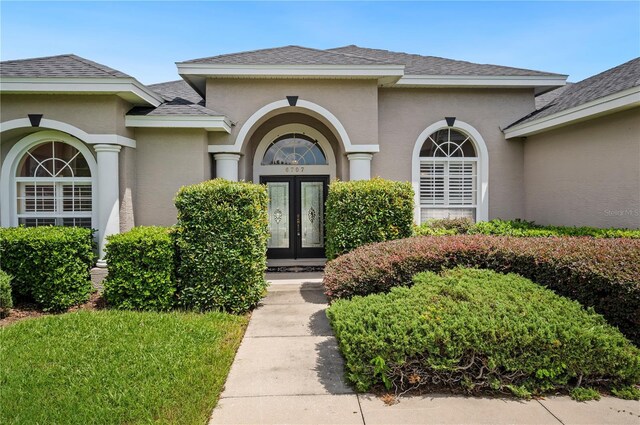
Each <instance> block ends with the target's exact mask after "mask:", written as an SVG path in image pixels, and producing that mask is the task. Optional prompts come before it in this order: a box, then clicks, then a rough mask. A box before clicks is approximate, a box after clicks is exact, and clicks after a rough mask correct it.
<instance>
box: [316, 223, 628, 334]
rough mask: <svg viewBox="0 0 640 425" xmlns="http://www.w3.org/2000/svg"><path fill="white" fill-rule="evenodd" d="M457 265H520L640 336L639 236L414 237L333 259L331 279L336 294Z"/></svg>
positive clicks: (506, 268)
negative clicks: (621, 237) (609, 237)
mask: <svg viewBox="0 0 640 425" xmlns="http://www.w3.org/2000/svg"><path fill="white" fill-rule="evenodd" d="M456 266H469V267H477V268H486V269H492V270H495V271H498V272H503V273H509V272H513V273H517V274H519V275H521V276H524V277H526V278H529V279H531V280H533V281H534V282H536V283H539V284H541V285H544V286H547V287H549V288H550V289H553V290H554V291H556V292H557V293H559V294H561V295H565V296H567V297H569V298H571V299H574V300H576V301H579V302H580V303H582V304H583V305H584V306H587V307H593V308H594V309H595V310H596V311H597V312H598V313H600V314H602V315H604V317H605V318H606V319H607V320H608V321H609V323H611V324H613V325H615V326H618V327H619V328H620V330H621V331H622V332H623V333H624V334H625V335H626V336H627V337H628V338H629V339H631V340H632V341H634V342H635V343H636V344H640V240H637V239H595V238H512V237H499V236H486V235H460V236H448V237H429V236H425V237H415V238H408V239H403V240H397V241H389V242H383V243H378V244H372V245H368V246H364V247H361V248H358V249H356V250H354V251H352V252H350V253H349V254H346V255H343V256H341V257H339V258H337V259H335V260H333V261H330V262H329V263H328V264H327V266H326V267H325V276H324V285H325V289H326V293H327V295H328V296H329V297H330V298H332V299H337V298H350V297H352V296H354V295H367V294H372V293H379V292H388V291H389V290H390V289H391V288H393V287H395V286H410V285H411V284H412V277H413V275H415V274H416V273H419V272H423V271H434V272H439V271H441V270H442V269H448V268H453V267H456Z"/></svg>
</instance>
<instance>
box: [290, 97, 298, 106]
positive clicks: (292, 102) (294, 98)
mask: <svg viewBox="0 0 640 425" xmlns="http://www.w3.org/2000/svg"><path fill="white" fill-rule="evenodd" d="M287 101H289V106H296V103H298V96H287Z"/></svg>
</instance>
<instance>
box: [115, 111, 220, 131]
mask: <svg viewBox="0 0 640 425" xmlns="http://www.w3.org/2000/svg"><path fill="white" fill-rule="evenodd" d="M125 125H126V126H127V127H141V128H202V129H204V130H207V131H224V132H227V133H231V121H229V119H228V118H227V117H225V116H224V115H222V116H208V117H204V116H196V117H189V116H181V115H127V116H126V117H125Z"/></svg>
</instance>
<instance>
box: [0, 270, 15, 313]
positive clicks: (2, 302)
mask: <svg viewBox="0 0 640 425" xmlns="http://www.w3.org/2000/svg"><path fill="white" fill-rule="evenodd" d="M11 307H13V298H12V297H11V276H9V275H8V274H6V273H5V272H3V271H2V270H0V319H2V318H4V317H7V316H8V315H9V310H10V309H11Z"/></svg>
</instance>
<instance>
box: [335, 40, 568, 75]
mask: <svg viewBox="0 0 640 425" xmlns="http://www.w3.org/2000/svg"><path fill="white" fill-rule="evenodd" d="M327 51H329V52H335V53H346V54H350V55H357V56H361V57H366V58H370V59H375V60H379V61H386V62H389V63H400V64H403V65H405V70H404V72H405V74H406V75H481V76H507V75H508V76H553V75H560V74H553V73H549V72H542V71H534V70H530V69H521V68H512V67H508V66H500V65H487V64H478V63H472V62H465V61H458V60H453V59H445V58H439V57H436V56H422V55H415V54H410V53H403V52H392V51H389V50H381V49H369V48H365V47H358V46H355V45H350V46H344V47H336V48H333V49H328V50H327Z"/></svg>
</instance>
